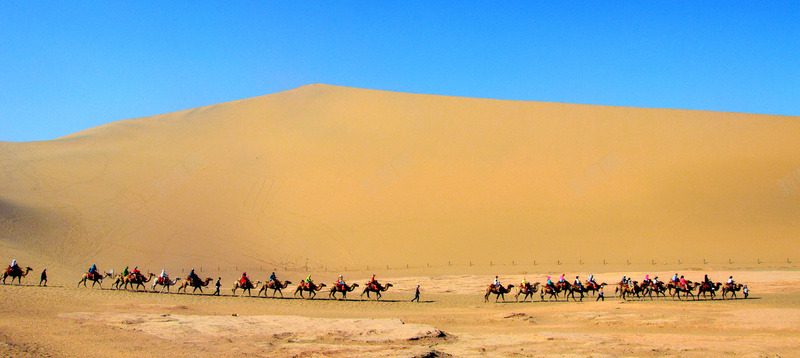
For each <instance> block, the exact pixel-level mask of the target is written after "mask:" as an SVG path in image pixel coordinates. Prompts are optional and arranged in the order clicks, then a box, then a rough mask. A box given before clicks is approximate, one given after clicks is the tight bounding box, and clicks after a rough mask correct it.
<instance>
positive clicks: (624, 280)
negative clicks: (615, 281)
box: [620, 275, 629, 285]
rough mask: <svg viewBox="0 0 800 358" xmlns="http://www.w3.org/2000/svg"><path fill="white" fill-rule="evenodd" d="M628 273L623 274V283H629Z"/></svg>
mask: <svg viewBox="0 0 800 358" xmlns="http://www.w3.org/2000/svg"><path fill="white" fill-rule="evenodd" d="M628 281H629V280H628V275H622V281H620V282H621V283H622V284H623V285H627V284H628Z"/></svg>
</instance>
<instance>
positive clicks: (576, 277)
mask: <svg viewBox="0 0 800 358" xmlns="http://www.w3.org/2000/svg"><path fill="white" fill-rule="evenodd" d="M575 286H578V288H579V289H580V290H581V291H583V283H581V278H580V276H575Z"/></svg>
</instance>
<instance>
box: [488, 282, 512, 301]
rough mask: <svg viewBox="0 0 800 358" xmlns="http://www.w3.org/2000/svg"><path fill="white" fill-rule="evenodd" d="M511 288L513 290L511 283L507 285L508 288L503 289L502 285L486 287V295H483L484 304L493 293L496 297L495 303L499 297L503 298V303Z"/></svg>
mask: <svg viewBox="0 0 800 358" xmlns="http://www.w3.org/2000/svg"><path fill="white" fill-rule="evenodd" d="M513 288H514V284H513V283H509V284H508V287H503V285H500V286H495V285H494V284H491V285H489V286H487V287H486V294H485V295H483V301H484V302H489V295H491V294H493V293H494V294H495V295H497V297H495V298H494V301H495V302H497V300H499V299H500V297H502V298H503V302H505V301H506V293H511V290H512V289H513Z"/></svg>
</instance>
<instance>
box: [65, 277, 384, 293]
mask: <svg viewBox="0 0 800 358" xmlns="http://www.w3.org/2000/svg"><path fill="white" fill-rule="evenodd" d="M105 278H113V279H114V283H113V284H112V287H113V289H117V290H123V289H124V290H126V291H128V290H130V289H133V290H135V291H139V290H140V289H142V290H145V291H146V290H147V289H146V286H145V284H146V283H149V282H152V287H151V291H152V292H156V288H157V287H158V286H161V289H160V290H158V292H159V293H161V292H163V291H164V289H165V288H166V289H167V292H170V287H172V286H175V285H178V284H180V285H179V286H178V289H177V292H178V293H187V292H186V290H187V289H188V288H190V287H191V288H192V292H191V293H192V294H194V293H196V291H197V290H200V294H203V287H207V286H208V285H209V284H210V283H211V281H213V280H214V279H213V278H211V277H208V278H206V279H205V280H201V279H200V278H199V277H196V278H194V279H191V278H188V277H187V278H185V279H178V278H175V279H171V280H170V279H169V278H166V279H164V278H161V277H157V276H156V274H154V273H148V274H147V275H141V274H138V275H137V274H128V275H127V276H126V275H122V274H117V275H113V274H111V273H109V272H105V273H103V274H99V273H98V274H92V273H88V272H87V273H84V274H83V276H82V277H81V279H80V281H78V287H80V286H81V285H83V286H84V287H88V286H87V285H86V283H87V282H92V287H94V286H95V284H97V285H98V286H99V287H100V288H101V289H102V288H103V279H105ZM291 284H292V281H288V280H286V281H283V282H281V281H280V280H274V281H267V282H264V283H263V284H262V282H261V281H256V282H255V283H253V282H252V281H248V282H245V283H242V282H241V281H240V280H236V282H234V284H233V287H231V294H232V295H233V296H236V291H238V290H241V292H242V293H241V295H242V296H243V295H244V294H245V292H246V293H247V295H248V296H252V294H251V290H254V289H256V288H259V287H260V289H259V291H258V294H257V295H256V296H257V297H261V294H262V293H263V294H264V297H273V298H274V297H275V296H276V295H277V294H280V296H281V298H283V291H282V290H283V289H286V288H287V287H289V285H291ZM324 287H327V285H325V284H324V283H320V284H315V283H313V282H312V283H310V284H306V283H305V282H304V283H301V284H300V285H298V286H297V289H296V290H295V291H294V296H295V297H296V296H297V294H298V293H299V294H300V297H301V298H306V296H304V295H303V292H308V298H309V299H313V298H314V297H316V295H317V292H319V291H320V290H322V289H323V288H324ZM356 287H359V285H358V284H357V283H354V284H352V285H339V284H333V285H331V286H330V290H329V292H328V297H329V298H332V299H338V298H337V297H336V294H337V293H341V297H342V299H343V300H347V293H348V292H352V291H353V290H355V289H356ZM390 287H392V284H391V283H387V284H385V285H381V284H380V283H375V284H370V283H367V284H365V285H364V290H363V291H362V292H361V297H362V298H363V297H364V295H365V294H366V295H367V298H368V299H369V298H371V297H370V293H374V294H375V299H376V300H380V298H381V292H385V291H386V290H388V289H389V288H390ZM267 290H272V295H271V296H268V295H267Z"/></svg>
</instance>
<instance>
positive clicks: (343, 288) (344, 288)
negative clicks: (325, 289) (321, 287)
mask: <svg viewBox="0 0 800 358" xmlns="http://www.w3.org/2000/svg"><path fill="white" fill-rule="evenodd" d="M356 287H358V284H357V283H354V284H352V285H351V286H347V285H343V286H342V285H336V284H334V285H333V286H331V292H330V293H329V294H328V297H329V298H333V299H336V292H341V293H342V299H344V300H345V301H347V293H348V292H352V291H353V290H355V289H356Z"/></svg>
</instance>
